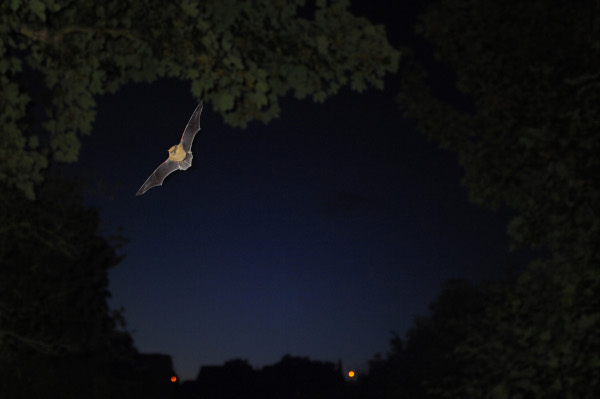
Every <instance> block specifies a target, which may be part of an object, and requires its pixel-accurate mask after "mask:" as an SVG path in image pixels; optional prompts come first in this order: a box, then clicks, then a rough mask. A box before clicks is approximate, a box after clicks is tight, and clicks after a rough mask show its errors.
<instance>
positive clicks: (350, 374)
mask: <svg viewBox="0 0 600 399" xmlns="http://www.w3.org/2000/svg"><path fill="white" fill-rule="evenodd" d="M354 375H355V373H354V371H352V370H350V371H348V377H350V378H354Z"/></svg>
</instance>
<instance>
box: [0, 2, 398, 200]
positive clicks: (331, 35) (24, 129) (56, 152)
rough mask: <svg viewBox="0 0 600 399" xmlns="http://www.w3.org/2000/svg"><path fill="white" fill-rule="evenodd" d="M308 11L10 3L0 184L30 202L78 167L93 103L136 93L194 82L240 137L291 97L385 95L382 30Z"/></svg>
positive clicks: (5, 13)
mask: <svg viewBox="0 0 600 399" xmlns="http://www.w3.org/2000/svg"><path fill="white" fill-rule="evenodd" d="M303 5H304V1H303V0H288V1H278V2H273V1H271V0H258V1H251V2H248V1H241V0H237V1H202V2H200V1H191V0H180V1H178V2H169V3H164V4H160V6H158V5H150V4H149V3H146V2H139V1H117V0H112V1H104V2H102V3H93V4H92V3H81V2H71V1H66V0H51V1H45V2H42V1H37V0H33V1H28V2H23V1H10V2H2V4H0V25H1V26H3V29H2V30H1V31H0V87H1V89H2V90H1V91H2V96H0V120H1V121H2V125H3V128H2V130H0V134H1V135H2V146H1V147H0V170H1V171H2V172H1V173H0V181H2V182H4V183H5V184H9V185H11V186H16V187H18V188H19V189H21V190H22V191H23V192H25V193H26V195H27V196H28V197H29V198H33V197H34V187H35V184H38V183H39V182H40V181H41V180H42V179H43V175H42V170H43V169H44V168H45V167H46V166H47V164H48V160H49V159H54V160H56V161H60V162H73V161H75V160H77V158H78V149H79V135H81V134H89V133H90V132H91V128H92V122H93V120H94V117H95V114H94V106H95V100H94V96H96V95H100V94H104V93H113V92H115V91H117V90H118V89H119V88H120V87H121V86H123V85H124V84H126V83H129V82H141V81H144V82H151V81H153V80H155V79H157V78H159V77H173V78H177V79H184V80H189V81H190V83H191V90H192V93H193V95H194V96H195V97H196V98H198V99H200V98H202V99H204V100H205V101H207V102H211V103H212V104H213V106H214V109H215V110H217V111H218V112H220V113H221V114H222V115H223V117H224V118H225V121H226V122H227V123H229V124H231V125H236V126H245V125H246V123H248V122H249V121H252V120H260V121H263V122H268V121H269V120H271V119H272V118H274V117H276V116H277V115H278V113H279V105H278V101H279V97H281V96H283V95H285V94H286V93H288V92H290V91H293V92H294V94H295V95H296V97H298V98H304V97H307V96H309V97H311V98H312V99H313V100H314V101H317V102H322V101H323V100H324V99H325V98H327V97H328V96H330V95H332V94H335V93H337V92H338V91H339V89H340V88H341V87H342V86H345V85H348V84H349V85H350V86H351V88H352V89H354V90H357V91H361V90H363V89H365V88H366V87H367V86H368V85H372V86H375V87H378V88H382V87H383V76H384V75H385V74H386V73H388V72H393V71H395V70H396V67H397V61H398V56H399V53H398V52H397V51H396V50H395V49H393V48H392V47H391V46H390V45H389V43H388V42H387V39H386V37H385V32H384V29H383V27H382V26H378V25H373V24H371V23H370V22H369V21H367V20H366V19H365V18H359V17H355V16H353V15H352V14H350V13H349V12H348V10H347V7H348V5H349V1H347V0H342V1H336V2H331V3H330V2H327V1H322V0H319V1H316V5H315V6H314V7H312V8H311V7H301V6H303ZM35 121H41V122H42V127H43V129H36V130H33V129H32V124H33V122H35ZM50 157H51V158H50Z"/></svg>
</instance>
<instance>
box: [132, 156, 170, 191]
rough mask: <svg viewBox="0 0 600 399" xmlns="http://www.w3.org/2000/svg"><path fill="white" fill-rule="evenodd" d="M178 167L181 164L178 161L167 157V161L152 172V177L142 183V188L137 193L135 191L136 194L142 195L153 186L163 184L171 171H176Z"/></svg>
mask: <svg viewBox="0 0 600 399" xmlns="http://www.w3.org/2000/svg"><path fill="white" fill-rule="evenodd" d="M178 169H179V165H178V163H177V162H173V161H170V160H168V159H167V160H166V161H165V162H163V163H161V164H160V166H159V167H158V168H156V170H155V171H154V172H152V174H151V175H150V177H148V178H147V179H146V181H145V182H144V184H142V187H140V189H139V190H138V192H137V193H135V195H142V194H144V193H145V192H146V191H148V190H150V189H151V188H152V187H156V186H161V185H162V184H163V181H164V180H165V177H167V176H169V175H170V174H171V173H173V172H175V171H176V170H178Z"/></svg>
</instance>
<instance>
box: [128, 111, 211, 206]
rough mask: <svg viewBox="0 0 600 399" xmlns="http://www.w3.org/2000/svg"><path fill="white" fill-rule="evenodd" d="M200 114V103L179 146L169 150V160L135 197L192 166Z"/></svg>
mask: <svg viewBox="0 0 600 399" xmlns="http://www.w3.org/2000/svg"><path fill="white" fill-rule="evenodd" d="M201 113H202V102H200V104H198V106H197V107H196V110H195V111H194V113H193V114H192V117H191V118H190V121H189V122H188V124H187V126H186V127H185V130H184V131H183V135H181V141H180V142H179V144H177V145H174V146H172V147H171V148H169V151H168V152H169V158H167V160H166V161H164V162H163V163H161V164H160V166H159V167H158V168H156V170H155V171H154V172H152V174H151V175H150V177H148V179H147V180H146V181H145V182H144V184H142V187H140V189H139V190H138V192H137V193H136V195H142V194H144V193H145V192H146V191H148V190H150V189H151V188H152V187H155V186H160V185H162V184H163V181H164V180H165V177H167V176H168V175H170V174H171V173H173V172H175V171H176V170H186V169H187V168H189V167H190V166H192V159H193V158H194V156H193V155H192V142H193V141H194V137H195V136H196V133H198V132H199V131H200V114H201Z"/></svg>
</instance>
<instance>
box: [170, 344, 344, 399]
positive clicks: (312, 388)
mask: <svg viewBox="0 0 600 399" xmlns="http://www.w3.org/2000/svg"><path fill="white" fill-rule="evenodd" d="M347 388H348V387H347V384H346V383H345V381H344V377H343V375H342V372H341V370H340V366H339V365H335V364H333V363H331V362H320V361H313V360H310V359H308V358H305V357H293V356H289V355H286V356H284V357H283V358H282V359H281V360H280V361H279V362H277V363H275V364H274V365H270V366H265V367H263V368H262V369H253V368H252V367H251V366H250V365H249V364H248V362H247V361H245V360H240V359H235V360H230V361H228V362H226V363H225V364H224V365H223V366H203V367H201V369H200V372H199V373H198V377H197V379H196V380H194V381H186V382H184V383H183V384H182V385H181V387H180V388H179V390H178V395H177V397H179V398H182V399H192V398H206V399H230V398H231V399H233V398H249V399H252V398H264V399H271V398H272V399H276V398H282V399H285V398H290V399H291V398H315V399H320V398H323V399H325V398H343V397H346V394H347Z"/></svg>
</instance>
